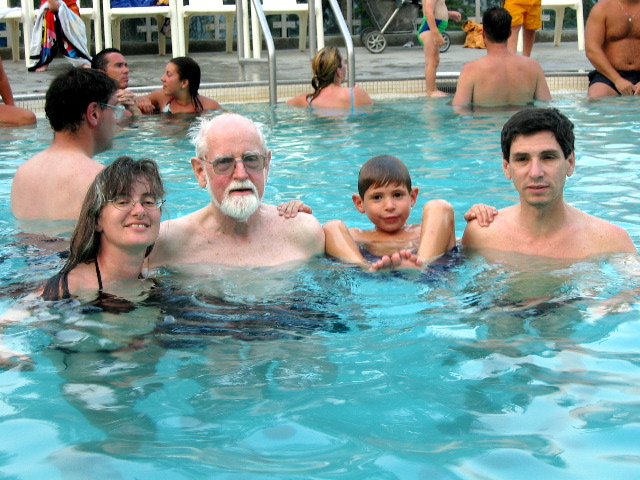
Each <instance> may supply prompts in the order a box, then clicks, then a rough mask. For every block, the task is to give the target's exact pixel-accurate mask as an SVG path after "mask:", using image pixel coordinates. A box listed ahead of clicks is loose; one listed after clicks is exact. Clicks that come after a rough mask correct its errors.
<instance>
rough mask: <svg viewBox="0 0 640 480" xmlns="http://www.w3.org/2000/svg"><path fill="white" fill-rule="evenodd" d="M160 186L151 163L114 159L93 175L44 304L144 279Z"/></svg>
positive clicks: (158, 214)
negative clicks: (65, 258)
mask: <svg viewBox="0 0 640 480" xmlns="http://www.w3.org/2000/svg"><path fill="white" fill-rule="evenodd" d="M164 193H165V192H164V187H163V184H162V179H161V178H160V173H159V171H158V166H157V165H156V163H155V162H154V161H153V160H149V159H140V160H134V159H132V158H130V157H120V158H118V159H116V160H115V161H114V162H113V163H112V164H111V165H109V166H107V167H106V168H105V169H104V170H103V171H102V172H100V173H99V174H98V176H97V177H96V179H95V180H94V181H93V183H92V184H91V186H90V187H89V190H88V191H87V195H86V196H85V199H84V202H83V204H82V211H81V212H80V217H79V220H78V223H77V225H76V228H75V229H74V231H73V234H72V236H71V244H70V247H69V258H68V259H67V262H66V263H65V265H64V266H63V267H62V269H61V270H60V272H58V273H57V274H56V275H54V276H53V277H52V278H50V279H49V280H48V281H47V283H46V284H45V287H44V292H43V295H42V296H43V298H44V299H45V300H59V299H63V298H70V297H71V296H72V295H73V296H76V295H78V294H79V293H82V292H83V291H84V292H95V291H96V290H97V291H98V293H99V296H101V295H102V294H103V293H104V290H109V289H110V287H111V286H112V285H114V284H118V283H121V282H126V281H131V280H136V279H141V278H144V277H143V274H142V271H143V265H144V260H145V258H147V256H148V255H149V253H151V249H152V248H153V244H154V243H155V241H156V239H157V238H158V232H159V230H160V219H161V216H162V209H161V207H162V204H163V203H164V200H163V197H164Z"/></svg>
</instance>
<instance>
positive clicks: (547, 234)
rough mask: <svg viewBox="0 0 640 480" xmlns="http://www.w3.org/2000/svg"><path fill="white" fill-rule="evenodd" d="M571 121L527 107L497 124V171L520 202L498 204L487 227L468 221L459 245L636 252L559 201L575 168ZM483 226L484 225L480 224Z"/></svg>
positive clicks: (555, 254) (543, 251) (532, 251)
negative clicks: (499, 154) (499, 163)
mask: <svg viewBox="0 0 640 480" xmlns="http://www.w3.org/2000/svg"><path fill="white" fill-rule="evenodd" d="M574 142H575V137H574V133H573V124H572V123H571V122H570V121H569V119H567V117H565V116H564V115H563V114H562V113H560V112H559V111H558V110H556V109H554V108H528V109H525V110H522V111H520V112H518V113H516V114H515V115H513V116H512V117H511V118H510V119H509V120H508V121H507V123H505V125H504V127H503V128H502V135H501V146H502V157H503V158H502V169H503V171H504V174H505V176H506V177H507V179H509V180H512V181H513V185H514V187H515V189H516V190H517V191H518V194H519V195H520V202H519V203H517V204H516V205H512V206H510V207H506V208H503V209H501V210H499V211H498V215H497V216H496V217H495V218H493V215H492V214H489V215H488V217H489V218H493V222H492V223H491V224H490V225H488V226H487V225H486V221H485V220H483V219H478V220H472V221H470V222H469V223H468V224H467V226H466V228H465V231H464V235H463V236H462V245H463V246H465V247H472V248H490V249H496V250H505V251H511V252H518V253H522V254H525V255H538V256H543V257H551V258H566V259H582V258H587V257H591V256H594V255H599V254H607V253H616V252H628V253H635V252H636V248H635V246H634V245H633V242H632V240H631V238H630V237H629V234H628V233H627V232H626V231H625V230H624V229H623V228H621V227H619V226H616V225H613V224H612V223H609V222H607V221H605V220H602V219H599V218H597V217H594V216H592V215H589V214H587V213H585V212H582V211H580V210H578V209H577V208H574V207H572V206H571V205H569V204H567V203H566V202H565V201H564V197H563V191H564V184H565V180H566V177H569V176H571V175H572V174H573V171H574V168H575V152H574ZM483 225H484V227H483Z"/></svg>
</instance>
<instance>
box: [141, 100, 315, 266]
mask: <svg viewBox="0 0 640 480" xmlns="http://www.w3.org/2000/svg"><path fill="white" fill-rule="evenodd" d="M191 137H192V142H193V144H194V145H195V147H196V156H195V157H193V158H192V159H191V166H192V168H193V171H194V173H195V175H196V179H197V180H198V184H199V185H200V186H201V187H202V188H207V189H208V190H209V194H210V196H211V203H210V204H208V205H207V206H205V207H203V208H201V209H200V210H197V211H195V212H193V213H190V214H188V215H185V216H184V217H181V218H177V219H175V220H167V221H165V222H163V223H162V226H161V229H160V236H159V237H158V242H157V243H156V245H155V248H154V249H153V251H152V253H151V256H150V265H151V266H152V267H158V266H168V265H179V264H190V263H209V264H221V265H229V266H246V267H260V266H273V265H279V264H283V263H286V262H291V261H306V260H308V259H310V258H311V257H313V256H314V255H321V254H323V253H324V233H323V231H322V226H321V225H320V223H319V222H318V221H317V220H316V219H315V217H313V216H312V215H309V214H298V215H297V216H296V217H295V218H286V217H284V216H281V215H279V214H278V210H277V208H276V207H275V206H272V205H267V204H265V203H262V196H263V195H264V189H265V185H266V182H267V175H268V173H269V163H270V160H271V152H270V151H269V150H268V149H267V146H266V144H265V141H264V137H263V136H262V133H261V132H260V130H259V129H258V128H257V127H256V125H255V124H254V123H253V122H252V121H251V120H249V119H248V118H245V117H242V116H240V115H236V114H230V113H225V114H222V115H219V116H216V117H213V118H207V119H203V120H202V121H201V123H200V124H199V125H197V126H196V127H195V128H194V129H193V130H192V131H191Z"/></svg>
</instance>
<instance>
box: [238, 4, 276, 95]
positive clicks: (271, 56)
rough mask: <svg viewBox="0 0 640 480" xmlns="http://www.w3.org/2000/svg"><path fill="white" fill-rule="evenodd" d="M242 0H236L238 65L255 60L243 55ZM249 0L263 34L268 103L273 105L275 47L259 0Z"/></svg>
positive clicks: (243, 25)
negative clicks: (265, 51)
mask: <svg viewBox="0 0 640 480" xmlns="http://www.w3.org/2000/svg"><path fill="white" fill-rule="evenodd" d="M244 1H245V0H236V24H237V25H238V62H239V63H240V65H243V64H245V63H253V62H255V60H252V59H248V58H246V57H245V56H244V54H245V52H244V50H245V46H244V40H245V37H244V29H245V23H244V14H243V7H244V5H243V3H244ZM251 2H252V3H253V7H254V9H255V13H256V15H257V17H258V21H259V22H260V29H261V30H262V33H263V35H264V41H265V42H266V44H267V56H268V58H267V61H268V63H269V104H271V105H275V104H276V103H277V102H278V98H277V83H276V47H275V44H274V43H273V36H272V35H271V30H269V24H268V23H267V17H266V16H265V14H264V10H263V9H262V4H261V3H260V0H251Z"/></svg>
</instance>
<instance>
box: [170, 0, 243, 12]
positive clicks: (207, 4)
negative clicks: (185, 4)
mask: <svg viewBox="0 0 640 480" xmlns="http://www.w3.org/2000/svg"><path fill="white" fill-rule="evenodd" d="M177 1H178V2H179V1H180V0H177ZM182 1H184V0H182ZM234 3H235V2H234ZM189 6H190V7H197V8H202V9H207V8H209V9H211V10H215V9H217V8H220V7H227V6H231V5H225V4H224V3H223V0H189Z"/></svg>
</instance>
